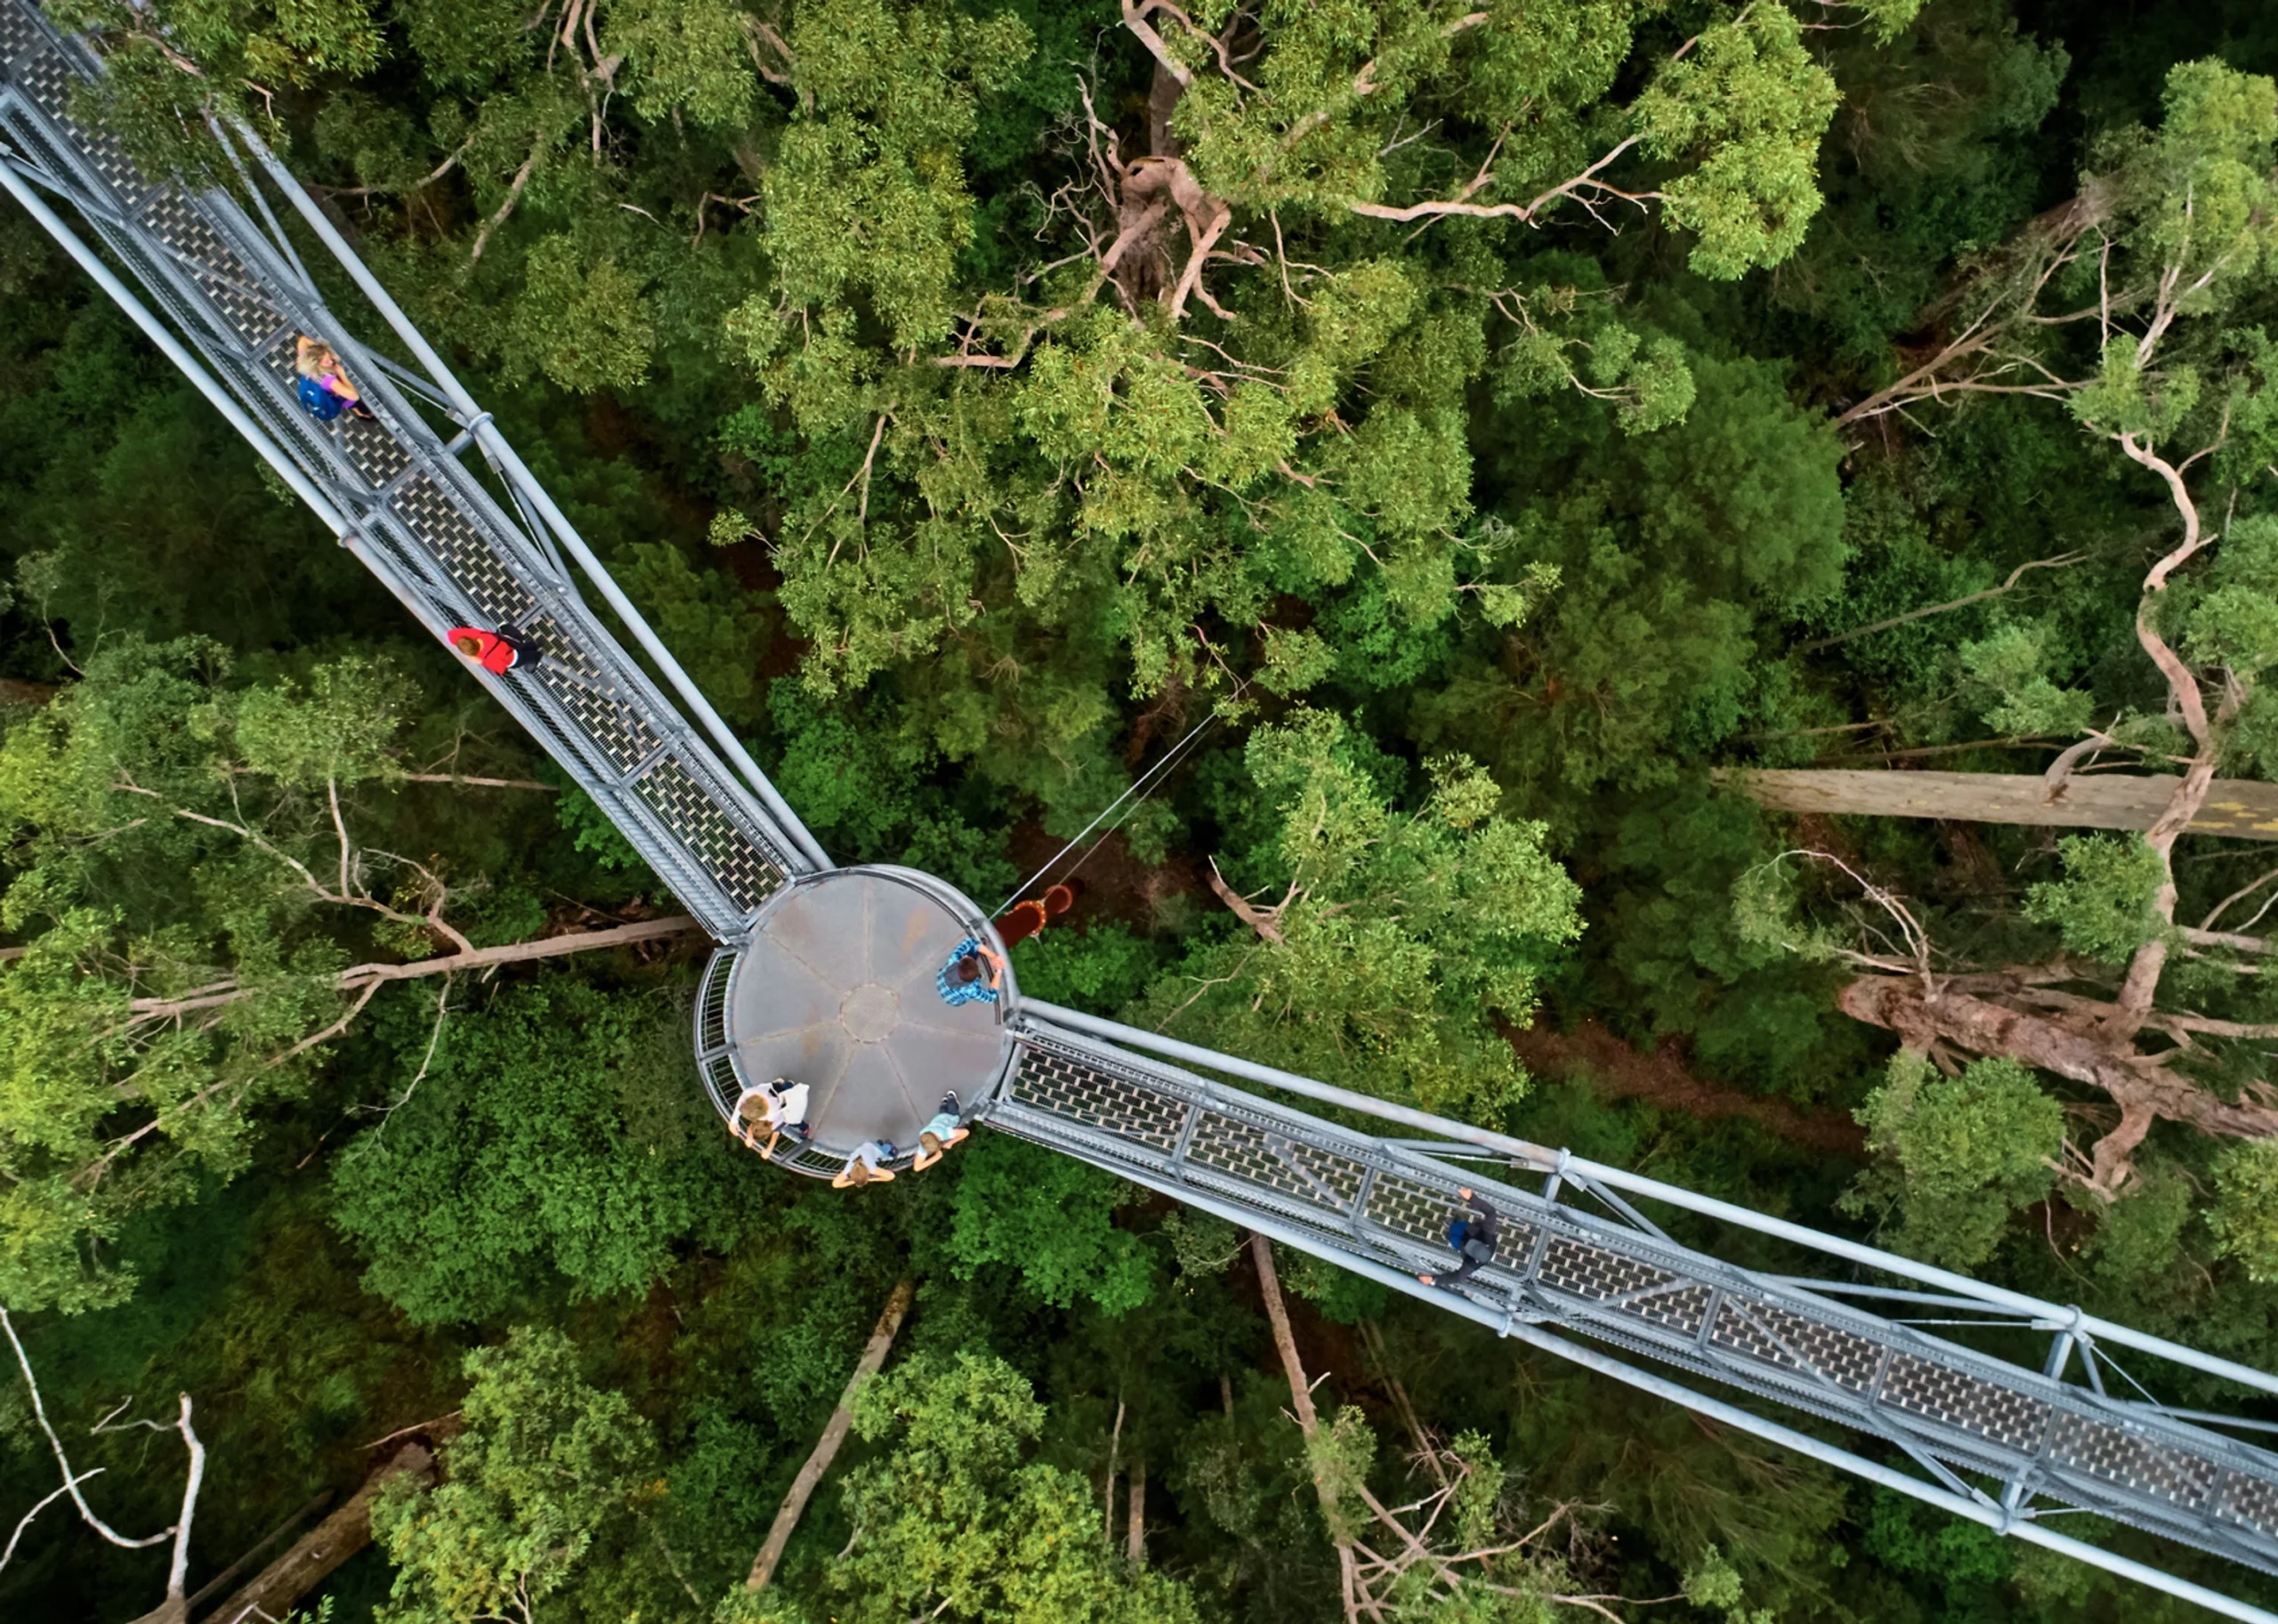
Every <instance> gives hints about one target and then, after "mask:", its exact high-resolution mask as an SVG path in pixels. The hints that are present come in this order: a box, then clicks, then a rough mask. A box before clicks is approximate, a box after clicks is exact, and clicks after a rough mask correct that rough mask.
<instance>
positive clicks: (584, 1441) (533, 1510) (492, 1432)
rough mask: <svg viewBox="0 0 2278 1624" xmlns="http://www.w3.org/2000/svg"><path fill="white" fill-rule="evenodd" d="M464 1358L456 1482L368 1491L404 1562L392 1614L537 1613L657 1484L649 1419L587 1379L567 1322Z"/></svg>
mask: <svg viewBox="0 0 2278 1624" xmlns="http://www.w3.org/2000/svg"><path fill="white" fill-rule="evenodd" d="M465 1368H466V1375H467V1377H468V1378H469V1379H470V1380H471V1381H472V1382H473V1386H471V1387H470V1388H469V1389H468V1390H467V1395H466V1399H465V1402H464V1404H463V1406H462V1410H463V1413H464V1418H465V1423H466V1425H465V1430H464V1431H463V1432H461V1433H460V1434H458V1436H457V1437H456V1438H455V1439H454V1440H453V1441H452V1443H451V1456H450V1458H451V1472H450V1478H449V1481H448V1482H447V1483H442V1484H441V1485H440V1486H439V1487H437V1488H435V1489H432V1490H429V1491H422V1490H421V1489H419V1488H418V1487H417V1486H416V1485H414V1484H412V1483H408V1482H407V1481H405V1480H403V1479H398V1480H397V1481H396V1482H395V1483H393V1484H392V1485H390V1486H389V1487H388V1488H387V1489H385V1490H384V1491H382V1493H381V1494H380V1495H379V1496H378V1497H377V1498H376V1499H375V1500H374V1502H373V1506H372V1534H373V1538H374V1539H376V1540H378V1541H379V1542H380V1544H381V1545H382V1546H383V1547H385V1549H386V1551H387V1553H388V1555H389V1558H390V1559H391V1560H392V1561H393V1562H394V1563H395V1564H396V1573H395V1582H394V1586H393V1588H392V1591H391V1593H390V1596H391V1600H390V1604H389V1605H388V1606H387V1608H386V1609H385V1610H384V1616H385V1617H386V1618H387V1619H389V1620H393V1621H395V1624H473V1621H474V1620H480V1619H491V1618H499V1617H505V1616H513V1615H515V1614H516V1613H519V1614H520V1615H521V1616H524V1617H529V1616H532V1614H533V1612H534V1610H536V1609H537V1606H538V1604H540V1603H543V1602H545V1601H547V1599H548V1598H549V1597H551V1596H553V1595H554V1594H555V1593H556V1592H559V1591H561V1590H562V1589H563V1588H565V1587H568V1586H570V1585H571V1584H572V1583H574V1582H575V1581H576V1580H578V1579H579V1578H581V1577H583V1574H582V1573H581V1570H582V1569H584V1568H585V1567H586V1565H587V1564H588V1563H589V1562H591V1561H597V1560H599V1555H597V1553H598V1552H605V1551H607V1550H609V1548H610V1544H611V1543H612V1542H613V1540H614V1539H617V1538H620V1537H621V1536H622V1533H623V1531H624V1528H625V1526H626V1524H627V1523H631V1522H634V1521H635V1520H637V1519H638V1517H639V1516H640V1515H641V1513H640V1504H641V1502H642V1499H645V1498H648V1497H649V1496H650V1494H651V1493H652V1490H651V1483H652V1481H653V1479H654V1476H655V1474H656V1470H657V1441H656V1435H655V1434H654V1432H653V1431H652V1430H651V1429H650V1426H649V1424H648V1423H647V1422H646V1421H644V1420H642V1418H641V1417H640V1415H639V1414H638V1413H636V1412H635V1411H634V1408H633V1406H632V1405H631V1404H630V1403H629V1402H627V1401H626V1398H625V1395H624V1394H620V1393H613V1392H610V1391H607V1390H605V1389H602V1388H598V1387H594V1386H589V1385H588V1384H587V1383H586V1381H585V1380H584V1379H583V1377H582V1375H581V1374H580V1372H579V1369H578V1351H577V1349H576V1348H575V1346H573V1345H571V1344H570V1340H569V1339H568V1338H567V1337H564V1336H562V1335H561V1332H559V1331H556V1330H552V1329H545V1328H538V1327H521V1328H518V1329H516V1330H515V1331H514V1332H513V1335H512V1336H510V1337H508V1338H507V1340H506V1341H505V1343H504V1344H503V1345H500V1346H497V1347H495V1348H477V1349H475V1350H474V1351H473V1352H472V1353H469V1354H468V1355H467V1356H466V1361H465ZM549 1611H551V1609H549Z"/></svg>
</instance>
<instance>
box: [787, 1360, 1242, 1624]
mask: <svg viewBox="0 0 2278 1624" xmlns="http://www.w3.org/2000/svg"><path fill="white" fill-rule="evenodd" d="M1044 1418H1045V1412H1044V1408H1043V1406H1042V1405H1040V1404H1038V1402H1036V1399H1035V1397H1034V1395H1033V1394H1032V1392H1031V1390H1030V1386H1029V1384H1028V1382H1027V1381H1026V1380H1025V1379H1023V1378H1022V1376H1021V1374H1020V1372H1018V1371H1017V1370H1014V1369H1013V1368H1012V1367H1011V1366H1009V1365H1007V1364H1006V1363H1005V1362H1004V1361H1002V1360H998V1359H993V1358H989V1357H986V1356H982V1355H977V1354H973V1353H957V1354H955V1355H953V1356H950V1357H948V1358H943V1357H941V1356H938V1355H926V1356H921V1357H919V1358H917V1359H913V1360H911V1361H909V1362H908V1363H906V1364H904V1365H902V1366H901V1368H900V1369H896V1370H894V1371H893V1372H892V1373H890V1374H889V1375H887V1376H885V1377H884V1378H880V1379H879V1380H877V1381H876V1382H873V1383H872V1384H871V1385H870V1386H868V1387H866V1388H864V1389H863V1391H862V1394H861V1397H860V1399H859V1400H858V1401H857V1402H856V1408H855V1414H854V1426H855V1430H856V1431H857V1432H859V1433H860V1434H861V1435H862V1436H863V1437H864V1438H867V1439H870V1440H873V1441H875V1442H882V1443H883V1444H885V1452H884V1453H883V1454H882V1455H881V1456H880V1458H878V1459H877V1460H876V1461H875V1462H873V1463H871V1464H868V1465H866V1466H860V1467H858V1468H857V1469H856V1470H854V1471H853V1472H852V1473H850V1474H848V1476H847V1480H846V1488H845V1495H846V1509H847V1515H848V1516H849V1517H850V1518H851V1519H852V1522H853V1523H854V1526H855V1530H856V1533H855V1538H854V1542H853V1545H852V1548H851V1549H850V1550H849V1551H848V1552H847V1553H846V1554H845V1555H844V1556H843V1557H842V1558H841V1559H840V1560H839V1561H838V1562H837V1563H835V1564H833V1567H832V1571H831V1578H830V1589H831V1594H832V1597H833V1600H834V1604H835V1612H836V1616H837V1617H840V1618H844V1619H847V1620H863V1621H866V1624H887V1621H888V1620H901V1619H906V1618H909V1616H911V1614H912V1612H919V1613H929V1614H931V1615H932V1616H934V1617H938V1618H945V1619H961V1620H983V1619H990V1620H997V1619H1003V1620H1021V1621H1022V1624H1062V1620H1081V1621H1084V1624H1122V1621H1123V1620H1129V1621H1130V1624H1138V1621H1139V1620H1148V1621H1149V1624H1155V1621H1157V1620H1161V1621H1163V1624H1181V1621H1183V1620H1193V1619H1195V1618H1197V1617H1199V1614H1198V1613H1197V1612H1196V1611H1195V1607H1194V1603H1193V1601H1192V1598H1191V1597H1190V1596H1188V1595H1187V1593H1186V1590H1185V1588H1184V1587H1183V1586H1181V1585H1179V1584H1177V1583H1176V1582H1175V1581H1173V1580H1168V1579H1166V1578H1164V1577H1162V1576H1161V1575H1159V1574H1156V1573H1151V1572H1133V1571H1130V1570H1128V1569H1127V1568H1126V1567H1125V1566H1124V1564H1123V1563H1122V1561H1121V1559H1120V1557H1119V1555H1113V1554H1111V1552H1110V1550H1109V1547H1108V1543H1107V1540H1106V1539H1105V1538H1104V1537H1103V1530H1102V1528H1101V1526H1100V1516H1099V1512H1098V1508H1097V1507H1096V1505H1095V1502H1094V1500H1093V1498H1092V1490H1091V1485H1090V1484H1089V1483H1086V1481H1085V1480H1084V1479H1083V1478H1082V1477H1080V1476H1078V1475H1076V1474H1074V1473H1072V1472H1069V1471H1066V1470H1064V1469H1062V1468H1061V1467H1059V1466H1050V1465H1047V1464H1046V1463H1045V1462H1043V1461H1041V1460H1037V1459H1035V1458H1033V1455H1034V1451H1035V1443H1036V1440H1037V1438H1038V1434H1040V1433H1041V1432H1042V1430H1043V1426H1044Z"/></svg>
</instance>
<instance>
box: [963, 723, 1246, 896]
mask: <svg viewBox="0 0 2278 1624" xmlns="http://www.w3.org/2000/svg"><path fill="white" fill-rule="evenodd" d="M1217 720H1218V713H1217V712H1216V711H1215V710H1214V711H1212V712H1211V713H1210V714H1209V715H1207V716H1205V717H1203V718H1202V720H1201V721H1200V722H1198V723H1195V724H1194V726H1193V728H1192V729H1191V730H1190V731H1188V733H1187V735H1186V737H1185V738H1183V739H1180V740H1179V741H1178V742H1177V743H1176V744H1175V745H1173V746H1172V747H1170V748H1169V749H1167V750H1166V751H1164V752H1163V755H1162V758H1161V759H1160V760H1159V761H1158V762H1156V763H1155V764H1154V765H1153V766H1151V767H1150V768H1148V769H1147V771H1146V772H1143V773H1141V774H1140V775H1139V776H1138V777H1137V778H1135V779H1134V780H1131V783H1130V785H1129V786H1128V787H1127V788H1126V789H1125V790H1124V792H1123V793H1122V794H1121V795H1119V796H1116V797H1115V799H1114V800H1112V801H1110V802H1109V803H1108V804H1107V805H1106V807H1105V808H1103V810H1102V811H1101V812H1100V813H1099V815H1098V816H1097V817H1095V818H1094V819H1093V820H1091V821H1090V822H1089V823H1086V825H1084V827H1083V828H1080V829H1078V831H1077V832H1076V837H1075V839H1073V840H1070V842H1069V843H1068V844H1066V845H1063V846H1062V847H1061V848H1060V849H1059V850H1058V851H1057V852H1054V853H1053V854H1052V856H1051V858H1050V859H1049V860H1047V861H1046V863H1045V865H1044V867H1043V868H1041V869H1038V870H1037V871H1036V872H1035V873H1034V874H1031V875H1030V876H1029V877H1028V878H1026V879H1024V880H1022V882H1021V883H1020V884H1019V885H1015V886H1014V887H1013V891H1012V894H1011V895H1009V896H1007V897H1006V899H1005V900H1004V901H1001V902H999V903H998V904H997V906H996V909H994V910H993V911H992V912H991V913H990V916H989V917H990V918H991V919H995V918H997V917H998V916H999V915H1001V914H1003V913H1004V911H1005V910H1006V909H1008V908H1010V907H1011V906H1012V905H1013V904H1014V903H1015V902H1017V901H1020V900H1021V899H1022V897H1023V896H1026V895H1027V894H1028V893H1029V890H1030V887H1031V886H1033V885H1035V884H1036V883H1037V882H1038V880H1040V879H1042V878H1043V877H1045V876H1046V875H1047V874H1049V873H1051V872H1052V870H1053V869H1054V867H1055V866H1057V865H1058V863H1059V861H1060V860H1061V859H1062V858H1063V857H1065V856H1067V855H1068V853H1069V852H1072V851H1074V850H1075V849H1076V847H1077V845H1078V843H1080V842H1081V841H1082V840H1083V838H1084V836H1086V835H1088V834H1090V833H1091V832H1092V831H1093V830H1094V829H1095V828H1099V826H1100V825H1101V823H1102V822H1103V821H1104V820H1107V819H1108V818H1110V817H1111V816H1112V815H1113V814H1114V812H1115V809H1116V808H1117V807H1119V806H1120V805H1122V804H1124V803H1125V802H1126V801H1128V800H1130V799H1131V798H1132V796H1138V797H1139V799H1140V800H1141V801H1144V800H1145V799H1146V798H1147V796H1150V795H1152V794H1153V793H1154V790H1153V788H1151V785H1152V784H1153V783H1155V782H1156V781H1157V780H1160V779H1161V778H1162V777H1163V775H1164V774H1166V773H1167V772H1169V771H1170V770H1171V768H1172V767H1174V766H1175V765H1176V764H1178V762H1179V760H1180V759H1181V757H1182V756H1183V754H1184V752H1185V751H1186V749H1187V747H1189V746H1190V745H1192V743H1193V742H1194V741H1195V740H1196V739H1200V738H1201V737H1202V735H1203V732H1204V731H1206V730H1207V729H1208V728H1209V726H1210V725H1211V724H1212V723H1215V722H1216V721H1217ZM1118 827H1120V825H1119V826H1118ZM1114 833H1115V829H1113V828H1111V829H1109V830H1108V831H1107V834H1106V835H1102V836H1100V837H1099V839H1098V840H1096V841H1095V842H1094V843H1093V844H1092V850H1091V852H1085V853H1084V855H1083V856H1082V857H1081V858H1079V859H1078V860H1077V862H1076V868H1075V869H1069V870H1068V873H1069V874H1070V875H1072V874H1074V873H1075V872H1076V869H1080V868H1082V867H1083V866H1084V864H1085V863H1086V862H1089V861H1090V860H1091V857H1092V852H1096V851H1098V850H1099V849H1100V847H1101V846H1103V845H1104V844H1107V838H1108V835H1112V834H1114ZM1063 878H1065V876H1063Z"/></svg>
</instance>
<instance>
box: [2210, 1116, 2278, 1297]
mask: <svg viewBox="0 0 2278 1624" xmlns="http://www.w3.org/2000/svg"><path fill="white" fill-rule="evenodd" d="M2272 1149H2273V1147H2272V1146H2271V1144H2270V1143H2269V1142H2268V1141H2266V1140H2258V1141H2254V1142H2251V1143H2246V1144H2240V1145H2234V1146H2232V1147H2230V1148H2229V1149H2227V1150H2225V1151H2224V1152H2223V1154H2222V1155H2221V1157H2219V1158H2218V1159H2217V1161H2216V1163H2215V1190H2216V1198H2215V1207H2214V1210H2213V1211H2211V1212H2209V1214H2208V1215H2207V1227H2208V1228H2209V1229H2210V1230H2212V1231H2213V1232H2214V1234H2215V1247H2216V1249H2217V1251H2219V1252H2221V1253H2223V1254H2224V1255H2225V1256H2231V1257H2235V1258H2237V1259H2238V1260H2239V1262H2240V1264H2242V1265H2243V1266H2244V1268H2245V1270H2246V1272H2247V1276H2248V1278H2249V1279H2250V1280H2255V1281H2261V1282H2263V1283H2264V1284H2269V1283H2271V1282H2273V1281H2278V1155H2274V1154H2273V1153H2272Z"/></svg>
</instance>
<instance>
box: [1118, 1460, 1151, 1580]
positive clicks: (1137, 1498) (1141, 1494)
mask: <svg viewBox="0 0 2278 1624" xmlns="http://www.w3.org/2000/svg"><path fill="white" fill-rule="evenodd" d="M1123 1555H1124V1559H1125V1560H1126V1561H1127V1562H1129V1563H1130V1564H1131V1565H1132V1566H1133V1567H1134V1568H1143V1567H1145V1566H1146V1565H1147V1458H1146V1457H1145V1456H1144V1455H1141V1456H1138V1457H1136V1458H1134V1459H1133V1461H1132V1462H1131V1532H1130V1535H1129V1537H1128V1538H1127V1539H1126V1541H1125V1544H1124V1548H1123Z"/></svg>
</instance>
